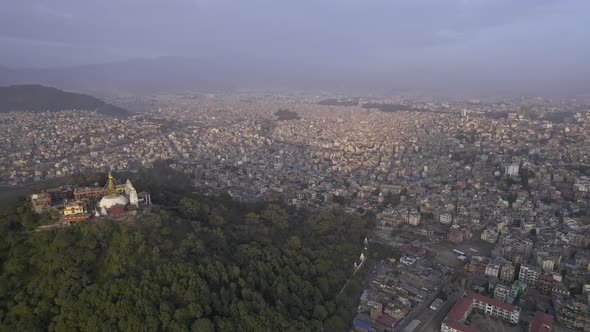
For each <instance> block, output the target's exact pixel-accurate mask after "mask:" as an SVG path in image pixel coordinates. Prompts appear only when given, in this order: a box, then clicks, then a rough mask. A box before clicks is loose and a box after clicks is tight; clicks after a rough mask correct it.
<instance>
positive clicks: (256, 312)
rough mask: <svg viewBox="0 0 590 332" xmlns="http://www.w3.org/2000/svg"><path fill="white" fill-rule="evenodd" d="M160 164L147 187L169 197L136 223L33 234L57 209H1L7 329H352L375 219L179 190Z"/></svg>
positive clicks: (2, 314) (0, 304)
mask: <svg viewBox="0 0 590 332" xmlns="http://www.w3.org/2000/svg"><path fill="white" fill-rule="evenodd" d="M151 172H154V171H153V170H146V171H142V172H140V174H139V176H140V177H141V176H143V177H144V178H143V180H140V181H137V182H138V184H137V186H138V187H140V188H142V189H146V188H147V189H151V190H161V191H160V192H153V193H154V198H158V199H162V200H161V201H160V202H164V204H166V205H169V206H168V207H162V208H161V209H160V210H159V211H155V210H154V211H153V212H152V213H151V214H150V215H148V216H142V217H140V218H138V220H136V221H130V222H126V223H113V222H108V221H99V222H92V223H83V224H80V225H75V226H70V227H67V228H62V229H59V230H55V231H46V232H24V230H26V229H30V228H32V227H35V225H37V224H39V223H43V222H47V218H48V217H47V216H42V217H37V216H35V215H33V214H32V213H31V211H30V209H29V208H27V207H26V205H21V206H3V207H2V208H1V209H0V232H1V234H2V237H1V240H0V259H1V262H2V270H1V271H0V330H4V331H39V330H49V331H55V330H59V331H63V330H93V331H115V330H124V331H322V330H323V331H346V330H347V329H348V328H349V326H350V323H351V321H352V319H353V317H354V314H355V311H356V310H355V308H354V305H353V303H354V301H356V299H358V297H359V295H360V294H359V292H360V287H361V286H360V285H361V278H362V274H363V273H364V272H365V270H363V271H361V273H358V274H357V275H356V276H355V278H354V279H353V282H351V283H349V285H350V286H349V287H347V288H346V289H345V291H344V292H342V293H340V294H339V290H340V289H341V288H342V286H343V285H345V284H346V280H347V279H348V278H350V276H351V274H352V265H353V262H354V261H355V259H358V256H359V254H360V252H361V250H362V248H363V238H364V236H365V234H366V229H367V226H368V219H364V218H361V217H358V216H351V215H347V214H345V213H343V212H341V211H338V210H334V211H326V212H323V213H320V214H319V215H318V214H309V213H307V212H305V211H299V210H289V209H287V208H286V207H282V206H279V205H275V204H266V203H261V204H257V205H242V204H238V203H236V202H233V201H231V200H230V199H229V198H223V197H222V198H200V197H197V196H191V195H186V194H179V193H182V190H177V191H175V192H174V193H173V194H171V195H168V193H169V191H168V190H171V189H173V188H170V187H168V189H166V188H165V186H170V183H175V181H170V180H173V179H171V178H172V177H174V175H173V174H171V173H170V172H169V173H166V172H161V171H157V170H156V172H158V174H161V175H162V176H163V177H165V178H166V179H165V180H166V181H154V179H153V176H152V175H153V174H154V173H151ZM181 195H184V196H181Z"/></svg>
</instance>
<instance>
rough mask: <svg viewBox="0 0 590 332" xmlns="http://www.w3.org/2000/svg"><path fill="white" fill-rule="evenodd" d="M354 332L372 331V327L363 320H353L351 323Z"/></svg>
mask: <svg viewBox="0 0 590 332" xmlns="http://www.w3.org/2000/svg"><path fill="white" fill-rule="evenodd" d="M352 326H353V327H354V330H355V332H369V331H373V325H371V324H370V323H367V322H365V321H364V320H360V319H355V320H354V322H353V323H352Z"/></svg>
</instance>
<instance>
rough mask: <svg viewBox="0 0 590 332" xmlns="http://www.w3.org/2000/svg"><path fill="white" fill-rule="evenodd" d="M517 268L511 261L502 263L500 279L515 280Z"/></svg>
mask: <svg viewBox="0 0 590 332" xmlns="http://www.w3.org/2000/svg"><path fill="white" fill-rule="evenodd" d="M515 270H516V269H515V267H514V265H512V264H511V263H507V264H504V265H502V268H501V269H500V280H502V281H506V282H513V281H514V273H515Z"/></svg>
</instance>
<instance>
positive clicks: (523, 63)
mask: <svg viewBox="0 0 590 332" xmlns="http://www.w3.org/2000/svg"><path fill="white" fill-rule="evenodd" d="M589 9H590V2H588V1H583V0H562V1H559V0H522V1H518V2H516V1H510V0H448V1H436V0H414V1H410V0H399V1H382V0H369V1H364V2H361V1H356V0H340V1H334V0H326V1H312V0H302V1H297V2H290V3H283V2H281V3H277V2H273V1H270V0H253V1H248V2H237V3H234V2H230V1H228V0H218V1H212V0H171V1H168V2H166V4H162V3H160V2H158V1H155V0H147V1H138V0H123V1H113V0H107V1H100V2H90V3H86V2H84V3H80V2H78V1H73V0H56V1H51V2H49V1H39V0H36V1H35V0H24V1H19V2H11V3H7V4H5V5H4V6H2V7H1V8H0V41H1V43H0V66H5V67H9V68H28V67H35V68H55V67H70V66H79V65H88V64H106V63H113V62H122V61H129V60H136V59H156V60H149V61H153V62H157V60H158V59H160V58H161V57H168V56H172V57H184V58H190V59H201V60H202V59H205V60H212V61H217V62H219V63H223V64H231V65H233V66H235V67H240V66H241V67H248V66H251V65H252V63H256V64H260V63H262V64H265V65H266V64H272V66H276V67H273V68H272V70H269V69H266V67H268V66H266V67H265V69H264V70H269V71H273V70H276V68H280V70H281V71H282V72H284V73H285V74H286V76H285V77H286V78H285V80H287V79H288V77H290V76H293V75H296V76H297V75H299V76H302V77H303V78H305V79H307V80H308V81H315V80H317V78H316V77H315V76H313V75H307V76H306V74H301V72H305V71H304V70H303V71H302V70H301V69H300V67H301V66H305V67H306V68H312V69H311V70H310V71H311V72H313V71H315V70H314V69H313V68H321V69H322V70H326V71H327V74H326V77H328V78H329V80H331V81H334V82H338V81H339V80H343V81H350V80H354V79H355V77H358V79H359V80H368V81H372V83H371V84H376V82H381V83H379V84H382V85H383V86H384V87H386V88H387V87H388V84H392V82H393V83H395V84H394V85H396V84H397V85H399V84H400V82H406V81H407V82H408V83H407V84H405V85H404V88H407V89H412V88H413V87H414V86H417V87H418V88H419V87H422V86H427V87H428V88H429V89H438V88H441V89H446V88H447V87H446V86H445V85H448V84H449V83H448V82H451V85H452V84H453V83H452V82H453V81H460V82H483V83H482V84H484V85H489V86H491V87H492V88H504V86H503V85H504V84H505V83H502V82H523V83H519V84H532V85H531V86H530V87H529V88H530V90H532V91H537V90H539V91H543V93H545V92H546V91H547V90H551V89H552V88H553V86H554V85H555V86H556V87H559V86H560V85H566V86H571V87H572V90H575V92H576V93H580V92H582V93H587V92H588V91H589V88H588V77H589V74H590V62H589V60H588V59H590V44H589V43H587V42H585V40H586V36H585V34H586V31H587V30H588V29H587V28H588V23H586V22H585V16H586V13H587V12H588V10H589ZM32 22H34V24H32ZM220 59H221V60H220ZM264 70H263V71H264ZM357 74H358V75H357ZM289 75H290V76H289ZM298 78H299V77H298ZM559 81H564V82H565V83H563V84H560V83H559ZM269 82H271V81H268V82H267V83H269ZM494 82H496V83H494ZM548 82H550V84H549V83H548ZM462 84H464V85H465V86H466V87H469V85H470V84H471V83H468V84H465V83H462ZM514 84H515V85H516V83H514ZM269 85H270V83H269ZM430 85H431V86H430ZM456 87H457V90H460V89H461V84H457V85H456ZM566 90H567V89H566ZM566 92H567V91H563V93H566Z"/></svg>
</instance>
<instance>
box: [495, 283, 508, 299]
mask: <svg viewBox="0 0 590 332" xmlns="http://www.w3.org/2000/svg"><path fill="white" fill-rule="evenodd" d="M508 296H510V287H508V286H506V285H496V287H495V288H494V299H496V300H498V301H501V302H506V300H508Z"/></svg>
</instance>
